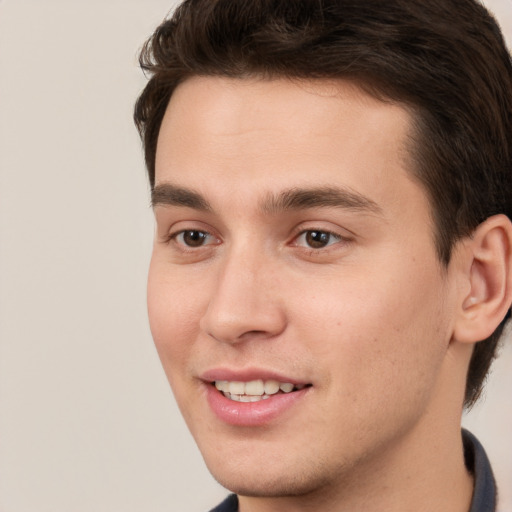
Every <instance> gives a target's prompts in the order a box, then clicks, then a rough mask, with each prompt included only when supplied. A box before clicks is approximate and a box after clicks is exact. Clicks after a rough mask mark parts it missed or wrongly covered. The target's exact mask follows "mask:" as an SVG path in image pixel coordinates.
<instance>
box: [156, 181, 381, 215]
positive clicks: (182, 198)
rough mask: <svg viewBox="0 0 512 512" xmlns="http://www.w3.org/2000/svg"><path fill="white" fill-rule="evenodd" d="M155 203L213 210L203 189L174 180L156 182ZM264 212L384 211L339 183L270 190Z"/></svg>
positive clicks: (263, 207) (263, 203) (375, 212)
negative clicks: (313, 209) (332, 209)
mask: <svg viewBox="0 0 512 512" xmlns="http://www.w3.org/2000/svg"><path fill="white" fill-rule="evenodd" d="M151 205H152V206H153V207H155V206H181V207H185V208H192V209H195V210H199V211H204V212H211V211H212V210H213V208H212V207H211V205H210V203H209V202H208V201H207V200H206V199H205V198H204V197H203V196H202V195H201V194H199V193H197V192H195V191H193V190H190V189H188V188H184V187H179V186H176V185H173V184H171V183H164V184H161V185H157V186H155V188H154V189H153V190H152V192H151ZM260 208H261V210H262V211H263V212H265V213H268V214H276V213H280V212H284V211H288V210H307V209H311V208H342V209H345V210H354V211H363V212H368V213H373V214H377V215H381V214H382V209H381V208H380V206H379V205H378V204H377V203H376V202H375V201H373V200H372V199H370V198H368V197H366V196H364V195H362V194H360V193H358V192H355V191H353V190H348V189H345V188H339V187H315V188H290V189H288V190H284V191H282V192H279V193H278V194H273V193H272V192H270V193H268V194H267V195H266V196H265V198H264V199H263V201H262V202H261V204H260Z"/></svg>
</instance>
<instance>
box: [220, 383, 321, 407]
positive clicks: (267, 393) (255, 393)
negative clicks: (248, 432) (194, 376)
mask: <svg viewBox="0 0 512 512" xmlns="http://www.w3.org/2000/svg"><path fill="white" fill-rule="evenodd" d="M212 384H213V385H214V386H215V387H216V388H217V389H218V390H219V391H220V392H221V393H222V394H223V395H224V396H225V397H226V398H228V399H229V400H233V401H235V402H259V401H260V400H268V399H269V398H271V397H272V396H274V395H278V394H288V393H293V392H294V391H300V390H301V389H304V388H306V387H311V384H292V383H291V382H278V381H276V380H261V379H260V380H251V381H249V382H241V381H228V380H216V381H214V382H213V383H212Z"/></svg>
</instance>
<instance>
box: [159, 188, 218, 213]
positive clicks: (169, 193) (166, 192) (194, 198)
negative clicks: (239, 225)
mask: <svg viewBox="0 0 512 512" xmlns="http://www.w3.org/2000/svg"><path fill="white" fill-rule="evenodd" d="M151 206H153V208H154V207H155V206H182V207H184V208H193V209H195V210H200V211H204V212H209V211H211V210H212V207H211V206H210V204H209V203H208V201H207V200H206V199H205V198H204V197H203V196H202V195H201V194H199V193H197V192H195V191H193V190H190V189H188V188H184V187H177V186H175V185H172V184H171V183H163V184H162V185H156V186H155V188H154V189H153V190H152V191H151Z"/></svg>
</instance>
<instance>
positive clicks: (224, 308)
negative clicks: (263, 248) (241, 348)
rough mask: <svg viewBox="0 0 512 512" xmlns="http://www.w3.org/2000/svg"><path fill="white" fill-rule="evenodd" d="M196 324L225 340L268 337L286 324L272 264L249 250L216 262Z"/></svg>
mask: <svg viewBox="0 0 512 512" xmlns="http://www.w3.org/2000/svg"><path fill="white" fill-rule="evenodd" d="M216 272H217V275H216V279H214V282H215V285H214V286H213V288H212V291H211V296H210V301H209V303H208V307H207V309H206V312H205V314H204V315H203V317H202V319H201V322H200V327H201V329H202V330H203V332H205V333H206V334H207V335H208V336H210V337H212V338H214V339H216V340H217V341H221V342H225V343H231V344H233V343H240V342H242V341H244V340H250V339H270V338H273V337H275V336H277V335H279V334H280V333H281V332H282V331H283V330H284V329H285V326H286V315H285V312H284V308H283V305H282V304H281V301H280V295H281V294H280V293H279V281H280V279H279V274H278V272H277V269H276V268H275V266H273V265H272V263H271V262H270V261H269V258H268V257H267V258H265V256H264V255H263V254H258V253H256V252H254V251H253V250H252V251H251V250H240V251H238V252H237V253H233V254H230V255H229V256H227V257H226V260H225V261H222V262H221V263H219V267H218V269H217V271H216Z"/></svg>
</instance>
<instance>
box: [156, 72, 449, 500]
mask: <svg viewBox="0 0 512 512" xmlns="http://www.w3.org/2000/svg"><path fill="white" fill-rule="evenodd" d="M409 126H410V118H409V115H408V114H407V112H406V111H405V110H404V109H403V108H401V107H400V106H397V105H392V104H385V103H382V102H379V101H377V100H375V99H373V98H370V97H369V96H367V95H365V94H364V93H363V92H361V91H360V90H359V89H357V88H356V87H355V86H353V85H351V84H349V83H345V82H339V83H335V84H333V83H326V82H304V83H300V84H299V83H292V82H291V81H286V80H275V81H265V80H228V79H223V78H193V79H190V80H188V81H186V82H185V83H183V84H182V85H180V86H179V87H178V89H177V90H176V91H175V93H174V94H173V97H172V100H171V102H170V105H169V107H168V109H167V112H166V114H165V117H164V120H163V123H162V127H161V131H160V136H159V141H158V149H157V156H156V189H155V193H154V202H155V216H156V220H157V234H156V240H155V245H154V252H153V258H152V262H151V268H150V274H149V288H148V302H149V316H150V323H151V329H152V333H153V337H154V340H155V343H156V347H157V349H158V352H159V355H160V358H161V360H162V363H163V366H164V369H165V371H166V373H167V376H168V379H169V381H170V383H171V386H172V389H173V391H174V393H175V396H176V399H177V402H178V404H179V406H180V409H181V411H182V413H183V416H184V418H185V420H186V422H187V424H188V426H189V428H190V430H191V432H192V434H193V436H194V438H195V440H196V441H197V444H198V445H199V448H200V450H201V452H202V454H203V456H204V458H205V461H206V463H207V465H208V467H209V468H210V470H211V471H212V473H213V474H214V476H215V477H216V478H217V479H218V480H219V481H220V482H221V483H222V484H223V485H225V486H226V487H228V488H230V489H231V490H234V491H236V492H239V493H240V494H249V495H286V494H301V493H305V492H309V491H314V490H315V489H319V488H325V487H326V486H329V485H338V484H339V483H340V482H342V481H345V482H349V481H352V483H354V481H355V480H356V479H357V478H361V477H362V475H364V474H365V471H366V470H368V469H369V468H375V467H379V465H380V466H381V467H384V465H385V462H383V461H386V460H391V459H390V453H395V454H397V453H400V450H401V447H403V446H405V445H406V444H407V441H406V440H407V439H410V438H411V437H414V432H416V431H418V429H419V430H421V429H422V428H423V429H424V428H425V426H426V425H427V424H428V425H430V426H431V425H432V422H435V421H437V420H436V419H434V418H433V415H434V413H436V414H437V413H438V412H439V404H440V403H441V402H442V400H443V398H442V396H443V392H444V390H443V389H442V386H441V382H442V379H443V374H444V364H445V355H446V353H447V350H449V348H448V347H449V342H450V338H451V332H452V319H451V316H450V311H451V310H452V308H451V307H450V304H452V302H453V297H454V288H455V287H454V284H453V283H454V279H453V276H451V270H450V267H449V268H448V269H444V268H443V267H442V266H441V264H440V263H439V261H438V259H437V256H436V252H435V249H434V244H433V238H434V236H433V230H432V223H431V217H430V214H429V205H428V201H427V199H426V195H425V193H424V192H423V190H422V189H421V188H420V186H419V185H418V184H417V183H416V182H414V181H413V179H412V178H411V174H410V172H408V170H407V168H408V166H409V164H408V163H407V150H406V140H407V135H408V133H409ZM226 381H228V382H226ZM274 381H275V382H274ZM215 382H217V385H218V387H220V388H221V389H222V390H223V391H220V390H218V389H217V388H216V386H215ZM248 382H250V384H248V385H247V384H244V383H248ZM279 385H280V388H282V389H280V390H279V391H278V392H277V393H276V390H277V389H278V386H279ZM290 389H292V391H290ZM262 393H263V395H262ZM240 400H241V401H240Z"/></svg>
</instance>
